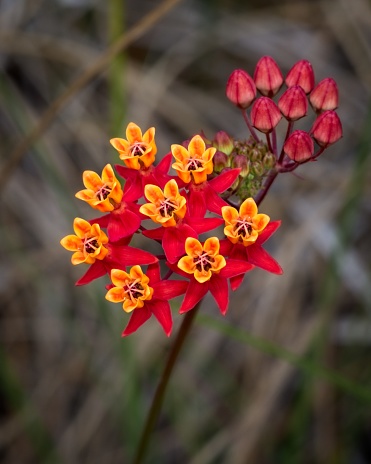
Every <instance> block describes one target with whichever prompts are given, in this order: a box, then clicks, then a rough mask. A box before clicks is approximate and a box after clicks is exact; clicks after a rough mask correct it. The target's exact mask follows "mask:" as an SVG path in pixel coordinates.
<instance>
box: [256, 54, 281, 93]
mask: <svg viewBox="0 0 371 464" xmlns="http://www.w3.org/2000/svg"><path fill="white" fill-rule="evenodd" d="M254 81H255V84H256V87H257V89H258V90H259V92H260V93H261V94H262V95H264V96H266V97H273V96H274V95H276V93H277V92H278V91H279V89H280V88H281V86H282V84H283V76H282V72H281V70H280V68H279V67H278V65H277V63H276V62H275V61H274V59H273V58H272V57H270V56H263V57H262V58H260V60H259V61H258V63H257V64H256V67H255V72H254Z"/></svg>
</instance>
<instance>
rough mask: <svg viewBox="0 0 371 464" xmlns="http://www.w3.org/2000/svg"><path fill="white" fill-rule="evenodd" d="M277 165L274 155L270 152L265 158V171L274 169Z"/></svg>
mask: <svg viewBox="0 0 371 464" xmlns="http://www.w3.org/2000/svg"><path fill="white" fill-rule="evenodd" d="M275 164H276V157H275V156H274V154H273V153H271V152H270V151H268V152H267V153H266V154H265V155H264V158H263V165H264V169H265V170H267V171H268V170H269V169H272V168H273V167H274V165H275Z"/></svg>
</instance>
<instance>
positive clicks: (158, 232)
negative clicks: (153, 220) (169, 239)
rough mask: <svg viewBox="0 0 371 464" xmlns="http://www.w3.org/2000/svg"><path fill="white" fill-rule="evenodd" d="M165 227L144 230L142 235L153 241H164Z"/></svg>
mask: <svg viewBox="0 0 371 464" xmlns="http://www.w3.org/2000/svg"><path fill="white" fill-rule="evenodd" d="M164 232H165V227H158V228H157V229H149V230H143V231H142V233H143V235H144V236H145V237H148V238H151V239H152V240H162V239H163V237H164Z"/></svg>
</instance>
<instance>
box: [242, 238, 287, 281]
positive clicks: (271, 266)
mask: <svg viewBox="0 0 371 464" xmlns="http://www.w3.org/2000/svg"><path fill="white" fill-rule="evenodd" d="M247 258H248V260H249V262H250V263H251V264H254V265H255V266H258V267H260V268H262V269H264V270H265V271H268V272H273V274H282V273H283V270H282V268H281V266H280V265H279V264H278V263H277V261H276V260H275V259H273V258H272V256H271V255H270V254H269V253H268V252H267V251H265V250H264V248H262V247H261V246H260V245H258V244H257V243H256V242H255V243H254V245H251V246H250V247H249V249H248V250H247Z"/></svg>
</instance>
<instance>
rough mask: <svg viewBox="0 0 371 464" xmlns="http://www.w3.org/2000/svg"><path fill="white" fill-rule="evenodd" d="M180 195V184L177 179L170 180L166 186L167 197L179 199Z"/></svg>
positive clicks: (165, 194)
mask: <svg viewBox="0 0 371 464" xmlns="http://www.w3.org/2000/svg"><path fill="white" fill-rule="evenodd" d="M178 195H179V189H178V184H177V183H176V180H175V179H171V180H169V182H167V183H166V185H165V187H164V196H165V198H171V199H177V197H178Z"/></svg>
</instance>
